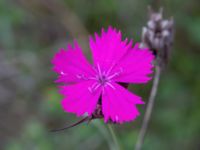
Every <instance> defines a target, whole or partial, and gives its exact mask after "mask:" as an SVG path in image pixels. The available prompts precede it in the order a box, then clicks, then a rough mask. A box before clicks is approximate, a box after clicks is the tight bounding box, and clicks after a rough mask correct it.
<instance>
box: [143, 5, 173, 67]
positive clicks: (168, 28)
mask: <svg viewBox="0 0 200 150" xmlns="http://www.w3.org/2000/svg"><path fill="white" fill-rule="evenodd" d="M173 36H174V20H173V18H170V19H168V20H167V19H163V9H160V11H159V12H155V11H153V10H152V9H151V8H150V7H149V20H148V22H147V26H146V27H143V29H142V43H141V45H140V46H141V47H148V48H149V49H151V50H152V51H153V52H154V54H155V55H156V57H157V61H158V63H159V65H164V64H166V63H167V62H168V59H169V54H170V49H171V47H172V42H173Z"/></svg>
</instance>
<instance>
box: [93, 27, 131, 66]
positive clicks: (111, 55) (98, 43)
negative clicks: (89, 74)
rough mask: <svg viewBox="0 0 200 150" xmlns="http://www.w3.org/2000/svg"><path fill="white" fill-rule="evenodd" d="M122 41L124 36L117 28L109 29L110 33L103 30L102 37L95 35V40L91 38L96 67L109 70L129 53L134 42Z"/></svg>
mask: <svg viewBox="0 0 200 150" xmlns="http://www.w3.org/2000/svg"><path fill="white" fill-rule="evenodd" d="M127 42H128V40H127V39H126V40H124V41H122V34H121V32H120V31H117V30H116V29H115V28H112V27H109V28H108V31H107V32H106V31H104V29H102V32H101V36H98V34H96V33H95V39H93V38H92V37H90V48H91V51H92V56H93V61H94V64H95V65H100V66H101V67H102V68H103V69H105V70H106V69H109V68H110V67H111V66H113V65H115V63H116V62H117V61H118V60H119V59H120V58H121V57H122V56H123V55H124V54H125V53H126V52H127V50H128V49H129V48H130V47H131V45H132V41H130V42H129V43H127Z"/></svg>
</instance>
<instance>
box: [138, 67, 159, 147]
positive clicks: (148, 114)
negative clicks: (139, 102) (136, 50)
mask: <svg viewBox="0 0 200 150" xmlns="http://www.w3.org/2000/svg"><path fill="white" fill-rule="evenodd" d="M160 73H161V68H160V66H159V65H158V66H156V68H155V75H154V80H153V85H152V89H151V93H150V96H149V100H148V104H147V108H146V112H145V114H144V119H143V122H142V127H141V129H140V132H139V136H138V139H137V143H136V146H135V150H141V147H142V144H143V142H144V137H145V134H146V131H147V128H148V124H149V120H150V118H151V113H152V109H153V106H154V101H155V97H156V93H157V89H158V83H159V80H160Z"/></svg>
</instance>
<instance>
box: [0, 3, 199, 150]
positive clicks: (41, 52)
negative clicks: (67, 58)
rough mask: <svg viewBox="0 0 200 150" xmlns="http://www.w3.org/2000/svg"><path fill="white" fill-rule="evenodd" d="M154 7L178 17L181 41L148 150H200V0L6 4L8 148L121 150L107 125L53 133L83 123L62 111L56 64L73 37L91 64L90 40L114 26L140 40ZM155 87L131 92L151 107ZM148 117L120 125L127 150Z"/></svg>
mask: <svg viewBox="0 0 200 150" xmlns="http://www.w3.org/2000/svg"><path fill="white" fill-rule="evenodd" d="M148 5H152V6H153V7H158V6H162V7H163V8H164V15H165V16H166V17H170V16H173V17H174V19H175V23H176V24H175V25H176V36H175V42H174V47H173V51H172V55H171V60H170V63H169V65H168V67H167V68H166V70H165V71H164V72H163V73H162V76H161V82H160V85H159V89H158V94H157V97H156V102H155V107H154V110H153V114H152V118H151V121H150V124H149V128H148V132H147V135H146V138H145V142H144V145H143V149H144V150H168V149H171V150H199V149H200V141H199V139H200V1H199V0H190V1H188V0H162V1H161V0H160V1H158V0H157V1H153V0H143V1H142V0H123V1H121V0H57V1H56V0H28V1H27V0H1V1H0V149H3V150H55V149H56V150H83V149H85V150H107V149H111V150H114V149H115V147H114V144H113V142H112V139H111V135H110V133H109V132H108V128H107V126H106V125H105V124H104V123H103V121H102V120H95V121H92V122H91V123H90V124H89V125H88V124H86V123H84V124H81V125H79V126H77V127H74V128H72V129H69V130H67V131H64V132H58V133H50V132H49V130H50V129H55V128H58V127H62V126H64V125H68V124H70V123H72V122H75V121H77V118H76V117H75V116H74V115H72V114H67V113H65V112H63V110H62V109H61V107H60V100H61V98H62V97H61V96H60V95H59V94H58V91H57V88H56V85H55V84H54V82H53V81H54V80H55V79H56V74H55V73H54V72H52V70H51V68H52V65H51V59H52V57H53V55H54V53H55V52H56V51H57V50H58V49H59V48H60V47H64V46H65V45H66V44H67V43H68V42H71V41H72V39H73V38H76V39H78V41H79V42H80V43H81V45H82V46H83V47H84V50H85V54H87V55H88V57H90V52H89V49H88V43H87V35H88V34H93V33H94V32H95V31H100V29H101V28H102V27H105V28H106V27H108V25H112V26H115V27H117V28H119V29H121V30H122V32H123V36H124V37H125V36H126V37H129V38H133V39H134V40H135V41H140V35H141V30H142V26H144V25H146V21H147V19H148V17H147V16H148V15H147V6H148ZM151 84H152V83H149V84H148V85H147V86H143V85H137V86H135V85H133V86H131V87H130V89H131V90H132V91H134V92H135V93H137V94H140V95H142V97H143V99H144V101H146V102H147V99H148V96H149V92H150V88H151ZM140 111H141V116H140V117H139V118H138V119H137V120H136V121H134V122H131V123H125V124H122V125H115V126H114V128H115V131H116V132H117V136H118V139H119V141H120V145H121V147H123V149H124V150H132V149H134V145H135V143H136V139H137V136H138V131H139V129H140V127H141V121H142V118H143V114H144V111H145V106H141V107H140Z"/></svg>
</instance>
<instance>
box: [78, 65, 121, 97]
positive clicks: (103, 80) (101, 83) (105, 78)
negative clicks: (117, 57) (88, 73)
mask: <svg viewBox="0 0 200 150" xmlns="http://www.w3.org/2000/svg"><path fill="white" fill-rule="evenodd" d="M112 69H113V66H111V67H110V68H109V69H108V70H107V71H103V70H102V68H100V66H99V64H97V67H95V68H94V70H95V73H96V74H95V76H92V77H85V76H84V75H77V78H79V79H84V80H95V82H94V84H93V85H92V86H90V87H88V90H89V91H90V92H91V93H93V92H95V91H96V90H97V89H98V88H102V90H103V91H104V88H105V87H106V86H110V87H111V88H113V89H115V87H114V86H113V85H112V79H113V78H115V77H117V76H119V75H120V74H121V73H122V68H120V70H119V71H117V72H115V73H111V71H112Z"/></svg>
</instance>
